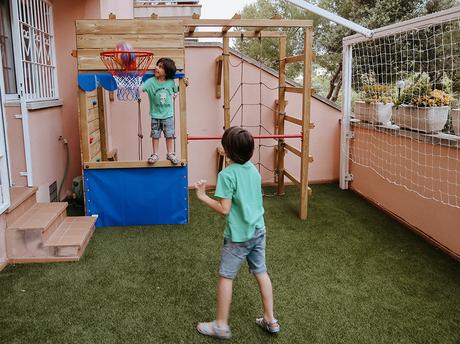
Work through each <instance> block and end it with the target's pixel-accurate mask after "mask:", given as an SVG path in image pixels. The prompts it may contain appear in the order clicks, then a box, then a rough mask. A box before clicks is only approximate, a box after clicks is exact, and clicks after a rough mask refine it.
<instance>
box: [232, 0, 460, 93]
mask: <svg viewBox="0 0 460 344" xmlns="http://www.w3.org/2000/svg"><path fill="white" fill-rule="evenodd" d="M310 3H312V4H315V5H317V6H319V7H321V8H323V9H326V10H328V11H331V12H333V13H336V14H338V15H339V16H341V17H344V18H346V19H349V20H351V21H353V22H355V23H358V24H360V25H363V26H365V27H367V28H369V29H375V28H379V27H382V26H386V25H389V24H392V23H395V22H400V21H404V20H407V19H411V18H416V17H419V16H422V15H425V14H429V13H433V12H437V11H440V10H443V9H447V8H450V7H453V6H456V5H458V4H459V3H460V2H459V0H314V1H310ZM241 15H242V18H246V19H249V18H271V17H273V16H274V15H280V16H281V17H282V18H283V19H311V20H313V21H314V30H315V31H314V50H315V51H316V56H317V58H316V61H315V63H317V64H318V65H319V66H321V67H323V68H326V69H327V71H328V72H329V73H330V74H331V76H332V80H331V84H330V90H329V94H328V97H329V98H337V95H338V90H337V88H340V85H341V69H342V66H341V61H342V39H343V37H345V36H348V35H350V34H352V33H353V32H352V31H351V30H349V29H347V28H345V27H343V26H340V25H337V24H335V23H333V22H331V21H328V20H326V19H324V18H321V17H319V16H316V15H314V14H312V13H309V12H308V11H305V10H301V9H298V8H296V7H295V6H293V5H291V4H288V3H287V2H286V1H283V0H257V1H256V2H255V3H253V4H251V5H248V6H245V8H244V9H243V11H242V13H241ZM284 31H286V34H287V38H288V45H287V54H288V55H296V54H299V53H301V52H302V51H303V39H302V32H301V30H298V29H284ZM235 47H236V49H237V50H239V51H241V52H242V53H244V54H247V55H249V56H251V57H253V58H255V59H260V60H261V61H262V62H263V63H265V64H267V65H268V66H270V67H272V68H275V69H276V68H277V67H278V61H277V60H278V43H277V40H276V39H268V38H263V39H262V40H261V41H260V42H259V41H258V40H254V39H252V40H251V39H244V40H238V41H237V42H236V44H235ZM301 68H302V66H300V65H298V64H293V65H291V64H290V65H288V68H287V71H286V74H287V76H288V77H290V78H295V77H296V76H298V75H299V72H300V70H301ZM337 86H338V87H337Z"/></svg>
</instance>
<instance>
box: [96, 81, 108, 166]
mask: <svg viewBox="0 0 460 344" xmlns="http://www.w3.org/2000/svg"><path fill="white" fill-rule="evenodd" d="M97 110H98V111H97V113H98V117H99V132H100V142H101V158H102V160H107V134H106V131H105V127H106V123H105V101H104V89H103V88H102V87H98V88H97Z"/></svg>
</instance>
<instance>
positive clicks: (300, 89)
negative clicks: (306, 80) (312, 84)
mask: <svg viewBox="0 0 460 344" xmlns="http://www.w3.org/2000/svg"><path fill="white" fill-rule="evenodd" d="M285 88H286V92H290V93H300V94H303V87H289V86H286V87H285Z"/></svg>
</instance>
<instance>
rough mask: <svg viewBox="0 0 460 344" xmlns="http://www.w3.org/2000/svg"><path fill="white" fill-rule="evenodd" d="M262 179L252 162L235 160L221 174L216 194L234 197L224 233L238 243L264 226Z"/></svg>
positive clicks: (247, 238) (246, 239)
mask: <svg viewBox="0 0 460 344" xmlns="http://www.w3.org/2000/svg"><path fill="white" fill-rule="evenodd" d="M261 184H262V178H261V176H260V174H259V171H257V169H256V167H255V166H254V165H253V164H252V162H250V161H248V162H246V163H245V164H237V163H233V164H231V165H229V166H228V167H226V168H225V169H223V170H222V171H221V172H220V173H219V175H218V177H217V186H216V192H215V193H214V196H216V197H219V198H226V199H231V200H232V207H231V209H230V213H229V214H228V216H227V223H226V226H225V231H224V236H225V237H226V238H228V239H230V240H231V241H234V242H243V241H248V240H250V239H251V238H252V237H253V235H254V231H255V230H256V227H257V228H263V227H264V226H265V223H264V216H263V215H264V207H263V204H262V185H261Z"/></svg>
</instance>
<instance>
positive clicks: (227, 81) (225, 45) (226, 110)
mask: <svg viewBox="0 0 460 344" xmlns="http://www.w3.org/2000/svg"><path fill="white" fill-rule="evenodd" d="M229 54H230V48H229V38H228V37H227V36H224V39H223V64H224V66H223V67H224V128H225V129H228V128H230V68H229V64H230V55H229Z"/></svg>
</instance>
